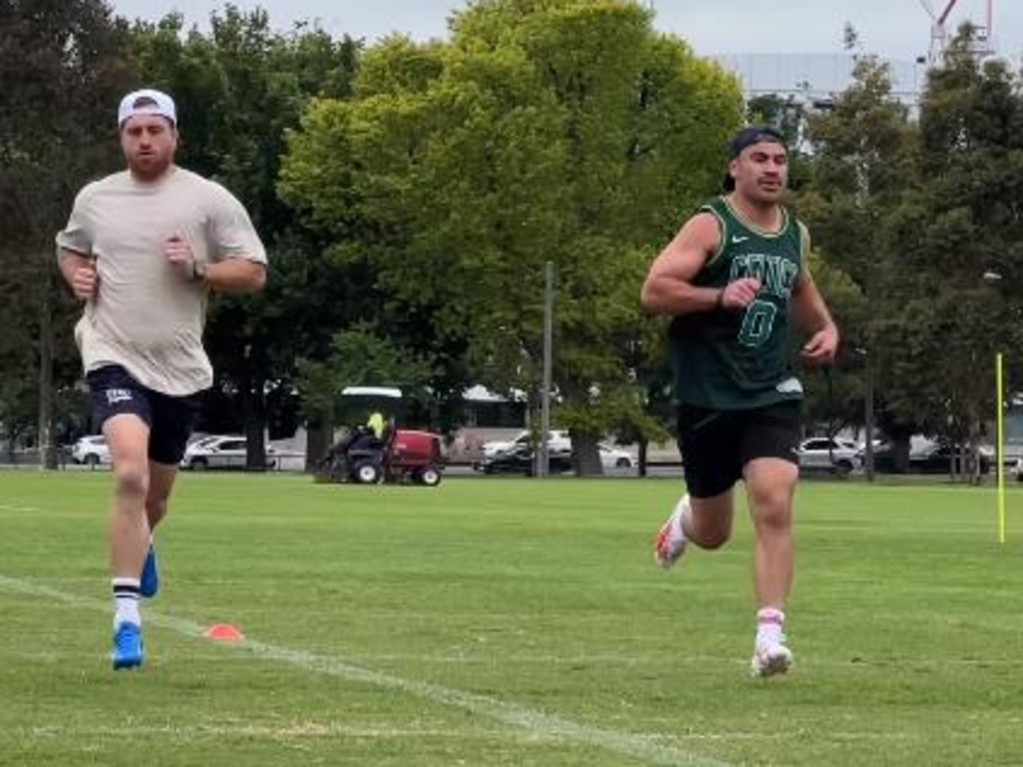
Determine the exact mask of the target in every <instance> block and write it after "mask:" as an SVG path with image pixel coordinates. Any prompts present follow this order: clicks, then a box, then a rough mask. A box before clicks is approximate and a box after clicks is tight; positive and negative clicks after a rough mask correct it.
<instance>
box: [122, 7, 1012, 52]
mask: <svg viewBox="0 0 1023 767" xmlns="http://www.w3.org/2000/svg"><path fill="white" fill-rule="evenodd" d="M107 2H108V4H109V5H110V6H111V7H112V8H113V9H114V11H115V13H117V14H118V15H121V16H126V17H128V18H143V19H148V20H155V19H158V18H160V17H161V16H163V15H164V14H166V13H168V12H170V11H171V10H176V11H180V12H181V13H183V14H184V16H185V20H186V25H187V26H191V25H192V24H199V25H200V26H201V27H205V26H206V20H207V19H208V18H209V16H210V13H211V12H212V11H214V10H218V9H221V8H223V5H224V3H223V2H222V0H170V2H163V3H154V2H152V0H107ZM647 2H649V3H650V4H651V5H652V6H653V7H654V11H655V13H656V17H655V21H654V25H655V27H656V28H657V29H659V30H661V31H664V32H671V33H673V34H676V35H678V36H679V37H682V38H684V39H685V40H687V41H688V42H689V43H690V45H692V47H693V49H694V50H695V51H696V52H697V53H698V54H701V55H708V56H709V55H714V54H737V53H840V52H841V51H842V30H843V27H844V25H845V23H846V22H849V23H851V24H852V25H853V27H855V29H856V30H857V32H858V33H859V35H860V40H861V43H862V45H863V49H864V50H865V51H867V52H869V53H876V54H878V55H880V56H882V57H884V58H890V59H895V60H906V61H912V60H913V59H915V58H917V56H921V55H926V54H927V52H928V49H929V47H930V43H931V23H932V22H931V17H930V16H929V15H928V12H927V11H926V10H925V7H924V6H929V7H930V8H931V9H932V10H933V11H934V13H935V14H936V15H937V14H940V13H941V11H943V10H944V9H945V7H946V6H947V5H948V4H949V3H950V2H953V0H855V1H854V2H847V1H846V0H781V1H780V2H774V3H765V2H763V0H647ZM954 2H955V5H954V7H953V9H952V12H951V14H950V16H949V25H948V26H949V28H950V30H954V29H955V27H956V26H958V24H959V22H960V21H963V20H966V19H969V20H971V21H973V22H974V23H976V24H978V25H980V26H984V25H985V24H986V23H987V8H988V2H990V3H991V5H992V7H993V14H992V24H991V26H992V30H993V33H994V35H993V37H994V41H995V43H996V46H997V50H998V52H999V53H1002V54H1005V55H1009V56H1011V57H1012V58H1014V59H1016V60H1018V59H1019V57H1020V54H1021V53H1023V2H1020V0H954ZM234 4H235V5H237V6H238V7H240V8H243V9H246V10H249V9H252V8H254V7H257V6H258V7H262V8H264V9H265V10H266V11H267V12H268V13H269V15H270V21H271V24H272V25H273V26H274V27H277V28H281V29H287V28H289V27H290V26H291V25H292V23H293V22H295V21H303V20H313V19H317V20H319V22H320V25H321V26H322V27H323V28H324V29H326V30H327V31H329V32H331V33H333V34H337V35H341V34H348V35H350V36H352V37H354V38H364V39H366V40H367V41H369V42H372V41H373V40H375V39H377V38H379V37H381V36H382V35H385V34H387V33H388V32H394V31H397V32H405V33H407V34H409V35H410V36H411V37H413V38H414V39H417V40H425V39H429V38H431V37H441V36H444V35H445V34H446V30H447V26H446V21H447V17H448V16H449V15H450V13H451V12H452V11H456V10H458V9H460V8H463V7H465V2H463V1H461V0H258V1H257V2H249V1H248V0H234Z"/></svg>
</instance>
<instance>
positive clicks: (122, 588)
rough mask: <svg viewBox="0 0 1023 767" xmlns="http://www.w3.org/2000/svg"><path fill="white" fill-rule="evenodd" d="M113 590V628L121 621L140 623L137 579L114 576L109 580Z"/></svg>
mask: <svg viewBox="0 0 1023 767" xmlns="http://www.w3.org/2000/svg"><path fill="white" fill-rule="evenodd" d="M110 585H111V587H112V588H113V591H114V628H115V629H116V628H117V627H118V626H119V625H121V624H122V623H134V624H135V625H136V626H141V625H142V616H141V615H140V614H139V579H138V578H114V579H113V580H112V581H110Z"/></svg>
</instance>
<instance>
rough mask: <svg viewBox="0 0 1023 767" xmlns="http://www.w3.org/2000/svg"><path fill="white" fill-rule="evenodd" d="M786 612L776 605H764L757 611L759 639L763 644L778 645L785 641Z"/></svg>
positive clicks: (760, 643)
mask: <svg viewBox="0 0 1023 767" xmlns="http://www.w3.org/2000/svg"><path fill="white" fill-rule="evenodd" d="M784 628H785V613H784V612H782V611H781V610H779V609H778V608H776V607H764V608H762V609H760V610H758V611H757V640H756V644H757V646H758V647H760V646H761V645H767V646H770V645H776V644H783V643H784V642H785V634H784Z"/></svg>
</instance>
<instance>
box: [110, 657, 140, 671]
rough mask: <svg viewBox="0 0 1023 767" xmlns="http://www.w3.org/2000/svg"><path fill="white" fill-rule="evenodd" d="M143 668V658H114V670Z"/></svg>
mask: <svg viewBox="0 0 1023 767" xmlns="http://www.w3.org/2000/svg"><path fill="white" fill-rule="evenodd" d="M133 668H142V658H141V657H139V658H114V671H128V670H130V669H133Z"/></svg>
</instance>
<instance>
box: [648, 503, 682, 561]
mask: <svg viewBox="0 0 1023 767" xmlns="http://www.w3.org/2000/svg"><path fill="white" fill-rule="evenodd" d="M688 509H689V494H688V493H687V494H686V495H683V496H682V498H680V499H679V502H678V503H677V504H675V510H674V511H672V512H671V516H670V517H668V519H667V520H665V522H664V524H663V525H661V529H660V530H659V531H658V532H657V537H656V538H655V539H654V561H655V562H657V564H659V565H660V566H661V567H663V568H664V569H665V570H668V569H670V568H671V567H672V565H674V564H675V563H676V562H678V560H679V557H681V556H682V554H683V552H684V551H685V550H686V535H685V533H684V532H683V531H682V515H683V514H684V513H686V511H687V510H688Z"/></svg>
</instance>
